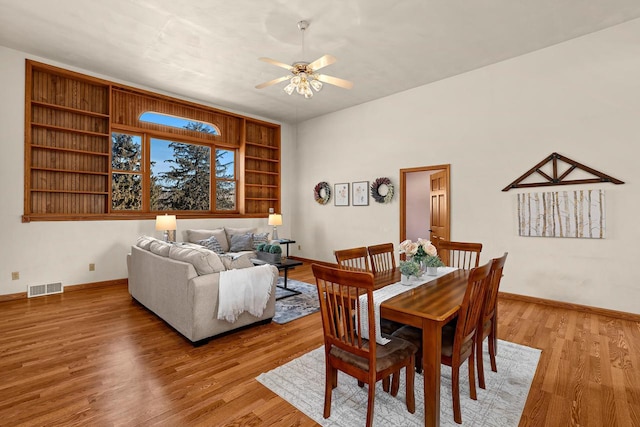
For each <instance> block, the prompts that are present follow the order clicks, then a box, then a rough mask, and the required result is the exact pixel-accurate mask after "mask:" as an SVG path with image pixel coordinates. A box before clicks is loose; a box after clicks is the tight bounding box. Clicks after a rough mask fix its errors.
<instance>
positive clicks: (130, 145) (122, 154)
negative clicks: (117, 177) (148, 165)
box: [111, 132, 142, 172]
mask: <svg viewBox="0 0 640 427" xmlns="http://www.w3.org/2000/svg"><path fill="white" fill-rule="evenodd" d="M141 161H142V138H141V137H140V136H138V135H127V134H124V133H117V132H113V133H112V134H111V168H112V169H115V170H121V171H131V172H134V171H135V172H138V171H140V164H141Z"/></svg>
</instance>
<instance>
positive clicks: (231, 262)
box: [220, 252, 255, 270]
mask: <svg viewBox="0 0 640 427" xmlns="http://www.w3.org/2000/svg"><path fill="white" fill-rule="evenodd" d="M251 258H255V254H254V253H253V252H250V253H245V254H242V255H235V256H234V255H222V256H221V257H220V259H222V263H223V264H224V267H225V268H226V269H227V270H235V269H237V268H249V267H254V265H253V262H251Z"/></svg>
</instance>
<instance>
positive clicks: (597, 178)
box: [502, 153, 624, 191]
mask: <svg viewBox="0 0 640 427" xmlns="http://www.w3.org/2000/svg"><path fill="white" fill-rule="evenodd" d="M558 160H560V161H562V162H564V163H566V164H568V165H569V168H568V169H567V170H566V171H564V172H563V173H562V174H560V175H559V176H558ZM548 163H552V167H553V176H549V175H548V174H547V173H545V172H544V171H542V170H541V169H540V168H542V167H543V166H544V165H546V164H548ZM576 169H579V170H582V171H584V172H587V173H589V174H591V175H593V176H594V177H593V178H585V179H573V180H568V179H565V178H566V177H567V176H568V175H569V174H570V173H571V172H573V171H574V170H576ZM535 173H538V174H539V175H541V176H542V177H543V178H544V179H545V180H546V181H542V182H528V183H522V181H524V180H525V179H526V178H528V177H530V176H531V175H533V174H535ZM598 182H612V183H614V184H624V181H620V180H619V179H616V178H614V177H612V176H609V175H606V174H604V173H602V172H599V171H597V170H595V169H591V168H590V167H588V166H585V165H583V164H581V163H578V162H576V161H575V160H571V159H570V158H568V157H565V156H563V155H561V154H558V153H551V154H549V155H548V156H547V157H546V158H545V159H543V160H542V161H541V162H540V163H538V164H537V165H535V166H534V167H532V168H531V169H529V170H528V171H527V172H525V173H524V174H523V175H522V176H521V177H520V178H518V179H516V180H515V181H513V182H512V183H511V184H509V185H507V186H506V187H504V188H503V189H502V191H509V190H511V189H512V188H526V187H546V186H550V185H569V184H594V183H598Z"/></svg>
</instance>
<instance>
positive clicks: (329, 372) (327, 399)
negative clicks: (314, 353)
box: [322, 363, 337, 418]
mask: <svg viewBox="0 0 640 427" xmlns="http://www.w3.org/2000/svg"><path fill="white" fill-rule="evenodd" d="M336 372H337V371H336V370H335V369H334V368H332V367H331V366H329V364H328V363H327V369H326V376H325V381H324V413H323V415H322V416H323V417H325V418H329V417H330V416H331V392H332V390H333V378H334V373H336Z"/></svg>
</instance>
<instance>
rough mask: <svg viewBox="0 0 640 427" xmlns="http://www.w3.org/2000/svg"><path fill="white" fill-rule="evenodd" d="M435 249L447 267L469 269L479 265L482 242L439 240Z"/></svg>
mask: <svg viewBox="0 0 640 427" xmlns="http://www.w3.org/2000/svg"><path fill="white" fill-rule="evenodd" d="M437 249H438V255H440V258H441V259H442V262H444V263H445V265H447V266H449V267H457V268H462V269H465V270H469V269H471V268H473V267H477V266H479V265H480V252H482V243H469V242H450V241H448V240H441V241H439V242H438V246H437Z"/></svg>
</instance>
